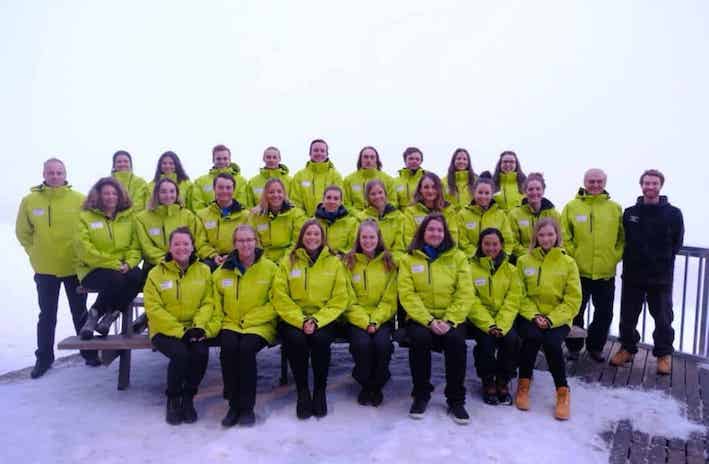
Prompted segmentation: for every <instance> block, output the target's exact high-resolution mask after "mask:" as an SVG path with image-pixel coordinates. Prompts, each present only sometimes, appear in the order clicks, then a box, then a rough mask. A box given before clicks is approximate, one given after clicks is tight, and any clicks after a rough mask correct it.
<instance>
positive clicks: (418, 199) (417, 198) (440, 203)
mask: <svg viewBox="0 0 709 464" xmlns="http://www.w3.org/2000/svg"><path fill="white" fill-rule="evenodd" d="M425 179H430V180H432V181H433V186H434V187H435V189H436V190H437V191H438V198H437V199H436V205H435V210H436V211H443V208H445V206H446V200H445V198H443V184H442V183H441V178H440V177H438V176H437V175H436V174H434V173H432V172H429V171H426V172H424V173H423V176H421V179H419V182H418V184H416V191H415V192H414V198H413V202H412V203H413V204H416V203H421V204H425V203H424V201H423V195H421V184H423V181H424V180H425Z"/></svg>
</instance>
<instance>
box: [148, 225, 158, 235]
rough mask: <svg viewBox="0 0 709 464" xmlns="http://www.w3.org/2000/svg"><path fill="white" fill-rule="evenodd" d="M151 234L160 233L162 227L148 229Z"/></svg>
mask: <svg viewBox="0 0 709 464" xmlns="http://www.w3.org/2000/svg"><path fill="white" fill-rule="evenodd" d="M148 233H149V234H150V235H160V229H159V228H158V227H151V228H150V229H148Z"/></svg>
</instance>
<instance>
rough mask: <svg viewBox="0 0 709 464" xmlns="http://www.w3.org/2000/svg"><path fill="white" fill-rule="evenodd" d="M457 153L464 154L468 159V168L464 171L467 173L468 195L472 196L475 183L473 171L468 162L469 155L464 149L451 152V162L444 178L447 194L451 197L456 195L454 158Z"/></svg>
mask: <svg viewBox="0 0 709 464" xmlns="http://www.w3.org/2000/svg"><path fill="white" fill-rule="evenodd" d="M459 153H465V156H466V157H467V158H468V168H467V169H466V170H467V171H468V193H470V196H473V184H474V183H475V177H476V176H475V171H473V164H472V162H471V161H470V153H468V150H466V149H465V148H456V150H455V151H454V152H453V156H451V162H450V164H449V165H448V176H447V177H446V181H447V184H448V194H449V195H450V196H452V197H454V196H456V195H458V186H457V185H456V184H455V173H456V169H455V157H456V156H458V154H459Z"/></svg>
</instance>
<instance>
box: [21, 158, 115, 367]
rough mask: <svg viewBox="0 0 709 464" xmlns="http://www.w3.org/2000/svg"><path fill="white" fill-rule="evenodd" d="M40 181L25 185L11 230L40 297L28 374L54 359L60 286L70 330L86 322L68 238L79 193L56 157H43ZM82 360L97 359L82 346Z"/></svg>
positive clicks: (83, 297) (93, 361)
mask: <svg viewBox="0 0 709 464" xmlns="http://www.w3.org/2000/svg"><path fill="white" fill-rule="evenodd" d="M42 176H43V178H44V181H43V182H42V183H41V184H40V185H38V186H36V187H32V188H31V189H30V194H28V195H27V196H25V197H24V198H23V199H22V203H20V208H19V211H18V212H17V221H16V222H15V235H16V236H17V240H19V242H20V244H21V245H22V248H24V249H25V252H26V253H27V256H28V257H29V259H30V264H31V265H32V269H33V270H34V281H35V284H36V286H37V299H38V300H39V319H38V321H37V350H36V351H35V357H36V362H35V365H34V368H32V372H31V373H30V377H32V378H33V379H36V378H38V377H41V376H42V375H44V373H45V372H47V370H48V369H49V368H50V367H52V363H54V334H55V329H56V325H57V307H58V304H59V291H60V290H61V286H62V285H64V292H65V293H66V297H67V300H69V309H70V310H71V318H72V322H73V323H74V329H75V330H76V333H77V334H79V331H80V330H81V327H82V326H83V325H84V323H85V322H86V294H81V295H79V294H77V293H76V289H77V287H78V286H79V279H78V277H77V276H76V270H75V269H74V256H75V254H74V248H73V246H72V239H73V237H74V232H75V230H76V222H77V221H78V219H79V211H80V209H81V204H82V202H83V201H84V196H83V195H82V194H81V193H79V192H76V191H74V190H72V188H71V186H70V185H69V184H68V183H67V181H66V168H65V167H64V163H63V162H62V161H61V160H59V159H57V158H50V159H48V160H47V161H45V162H44V167H43V169H42ZM81 356H83V358H84V360H85V361H86V364H87V365H89V366H98V365H100V364H101V362H100V361H99V359H98V356H97V355H96V352H95V351H82V352H81Z"/></svg>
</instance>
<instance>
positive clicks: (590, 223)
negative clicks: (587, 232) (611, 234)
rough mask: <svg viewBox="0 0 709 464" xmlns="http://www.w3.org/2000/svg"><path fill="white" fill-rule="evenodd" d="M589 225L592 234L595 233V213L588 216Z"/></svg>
mask: <svg viewBox="0 0 709 464" xmlns="http://www.w3.org/2000/svg"><path fill="white" fill-rule="evenodd" d="M588 223H589V225H590V226H591V233H593V211H591V214H589V215H588Z"/></svg>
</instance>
